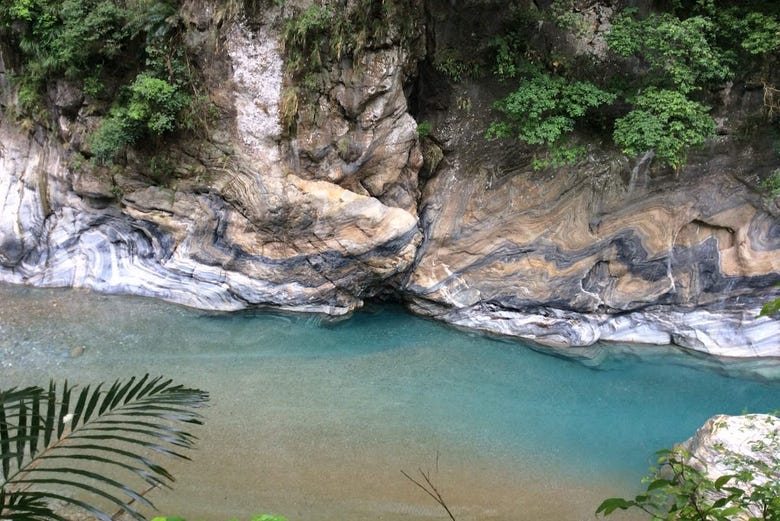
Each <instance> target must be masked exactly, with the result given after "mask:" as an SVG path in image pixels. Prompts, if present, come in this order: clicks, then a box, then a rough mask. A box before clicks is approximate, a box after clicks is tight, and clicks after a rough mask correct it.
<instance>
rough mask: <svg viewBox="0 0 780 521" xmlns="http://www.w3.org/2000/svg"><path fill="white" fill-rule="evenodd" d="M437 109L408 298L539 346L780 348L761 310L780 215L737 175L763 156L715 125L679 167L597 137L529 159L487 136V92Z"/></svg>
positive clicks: (772, 271) (759, 351)
mask: <svg viewBox="0 0 780 521" xmlns="http://www.w3.org/2000/svg"><path fill="white" fill-rule="evenodd" d="M474 90H476V87H474ZM431 117H432V118H437V119H436V120H435V121H436V124H435V126H436V128H437V129H439V130H438V134H437V135H436V136H435V137H436V138H437V139H438V141H439V142H440V143H441V144H442V147H443V148H444V149H446V150H448V151H449V153H448V154H447V155H446V156H445V157H444V159H443V161H442V162H441V164H440V166H439V168H438V172H437V175H436V176H435V177H434V178H433V179H431V180H430V181H429V183H428V185H427V186H426V188H425V190H424V192H423V198H422V202H421V221H422V223H423V226H424V229H425V239H424V243H423V245H422V247H421V249H420V252H419V253H418V258H417V261H416V263H415V266H414V269H413V270H412V272H411V274H410V276H409V279H408V282H407V285H406V286H405V289H406V291H407V292H408V295H409V300H410V307H411V308H412V309H413V310H414V311H416V312H418V313H422V314H425V315H429V316H433V317H436V318H439V319H442V320H445V321H447V322H451V323H454V324H458V325H460V326H463V327H468V328H475V329H479V330H483V331H488V332H491V333H496V334H500V335H508V336H513V337H521V338H525V339H528V340H532V341H534V342H537V343H539V344H542V345H547V346H588V345H592V344H593V343H595V342H597V341H614V342H639V343H652V344H670V343H673V344H677V345H679V346H683V347H686V348H690V349H695V350H697V351H703V352H707V353H710V354H714V355H719V356H780V342H778V341H777V338H778V337H780V325H778V323H777V321H774V320H771V319H768V318H766V317H762V318H757V315H758V312H759V308H760V307H761V304H762V303H764V302H767V301H768V300H771V299H772V298H774V297H775V296H776V295H777V291H776V290H775V289H773V288H772V286H773V284H774V283H775V282H777V281H778V279H780V276H779V275H778V272H780V251H778V250H779V249H780V224H778V220H777V218H776V216H775V215H773V214H771V213H770V211H769V210H768V209H767V206H766V202H765V201H764V200H762V199H761V196H760V195H759V194H757V193H756V191H755V190H753V189H751V188H750V187H749V183H746V182H745V179H747V178H750V177H751V176H753V177H757V176H758V174H759V173H761V174H764V173H766V172H768V171H771V168H772V165H773V159H772V158H771V156H768V155H762V154H761V153H758V152H755V151H754V150H753V149H751V148H750V147H745V146H741V147H738V146H736V145H735V143H734V142H732V141H731V140H730V139H728V138H722V139H721V140H720V142H718V143H716V144H714V145H713V146H712V147H711V149H709V150H707V151H706V153H704V154H702V155H700V156H697V157H696V158H695V159H693V160H692V161H691V164H692V165H694V166H691V167H690V168H687V169H685V170H684V171H682V172H680V173H678V174H674V173H673V172H671V171H669V172H666V171H663V170H658V169H654V168H651V167H650V166H649V165H650V163H651V159H652V156H651V155H648V156H647V157H645V158H643V159H640V160H639V161H637V162H635V163H628V162H627V161H626V160H625V159H617V158H616V157H615V156H614V155H610V154H609V153H604V152H602V153H598V152H596V151H595V150H591V152H590V154H591V155H590V157H589V158H587V159H585V160H583V161H581V162H580V163H578V164H577V165H576V166H573V167H569V168H563V169H557V170H552V169H544V170H539V171H536V170H534V169H532V168H531V165H530V163H531V161H530V158H529V157H528V151H527V150H524V149H522V148H521V147H519V146H518V145H517V144H513V143H511V142H508V141H496V142H491V143H486V142H485V141H484V137H483V136H484V132H485V130H486V126H487V123H486V122H487V121H489V120H490V116H489V114H488V107H486V106H484V105H480V104H478V103H474V104H473V105H472V106H471V107H470V111H469V113H468V114H467V115H466V116H464V115H463V114H462V111H461V113H458V111H456V110H450V111H449V112H446V113H444V114H432V115H431ZM775 211H776V210H775Z"/></svg>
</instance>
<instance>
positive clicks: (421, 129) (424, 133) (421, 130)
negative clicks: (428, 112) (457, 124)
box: [417, 121, 433, 139]
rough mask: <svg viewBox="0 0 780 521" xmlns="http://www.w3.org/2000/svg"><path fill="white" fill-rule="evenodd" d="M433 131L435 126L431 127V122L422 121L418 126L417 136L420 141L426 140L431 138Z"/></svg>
mask: <svg viewBox="0 0 780 521" xmlns="http://www.w3.org/2000/svg"><path fill="white" fill-rule="evenodd" d="M432 130H433V125H431V123H430V121H422V122H420V123H418V124H417V136H418V137H419V138H420V139H425V138H427V137H428V136H430V135H431V131H432Z"/></svg>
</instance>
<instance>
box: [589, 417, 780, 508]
mask: <svg viewBox="0 0 780 521" xmlns="http://www.w3.org/2000/svg"><path fill="white" fill-rule="evenodd" d="M769 421H770V422H771V423H772V424H774V423H775V422H776V421H777V419H774V418H771V419H770V420H769ZM779 433H780V431H778V430H777V429H775V430H774V433H773V434H770V436H769V437H768V438H766V439H758V440H753V441H751V442H747V443H748V444H749V448H750V449H751V450H752V451H754V453H755V452H760V453H761V454H762V455H764V456H765V458H763V459H758V458H755V457H753V456H749V455H744V454H738V453H735V452H732V451H728V450H726V449H724V448H723V447H714V448H715V449H716V450H719V451H720V461H721V462H722V464H723V465H725V466H726V467H727V468H728V473H727V474H724V475H721V476H717V477H714V478H713V477H711V476H709V475H708V474H707V473H706V472H705V471H703V470H702V469H703V468H705V464H704V462H702V461H700V460H698V459H697V458H695V457H694V456H692V455H691V454H690V453H689V452H688V451H686V450H685V449H683V448H680V447H675V448H674V449H672V450H663V451H660V452H658V453H657V454H658V461H657V463H658V466H657V467H655V468H651V474H650V475H649V476H648V477H647V478H645V480H644V481H645V482H646V483H647V484H648V485H647V489H646V490H645V492H643V493H641V494H639V495H637V496H636V497H635V498H634V499H623V498H610V499H607V500H605V501H603V502H602V503H601V505H600V506H599V507H598V509H597V510H596V513H597V514H604V515H605V516H606V515H610V514H612V513H613V512H614V511H616V510H627V509H630V508H637V509H640V510H642V511H644V512H646V513H648V514H650V515H651V516H652V518H653V519H654V520H659V521H660V520H667V521H731V520H733V519H749V520H750V521H760V520H764V521H776V520H777V519H780V481H778V476H780V438H779V436H780V434H779Z"/></svg>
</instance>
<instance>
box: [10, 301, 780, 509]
mask: <svg viewBox="0 0 780 521" xmlns="http://www.w3.org/2000/svg"><path fill="white" fill-rule="evenodd" d="M0 303H2V307H0V387H7V386H10V385H19V384H32V383H45V382H46V381H48V379H49V378H56V379H64V378H69V379H70V380H71V381H78V382H84V383H91V382H96V381H100V380H104V379H113V378H116V377H125V376H128V375H132V374H143V373H146V372H149V373H152V374H153V375H157V374H164V375H166V376H173V377H176V379H177V380H179V381H181V382H182V383H185V384H187V385H192V386H198V387H201V388H203V389H206V390H208V391H210V392H211V395H212V405H211V407H210V408H209V409H208V411H207V424H206V426H205V427H204V428H203V429H201V430H200V431H199V435H200V438H201V443H200V445H199V450H198V451H197V453H195V454H194V456H193V460H194V461H193V462H191V463H187V464H182V465H180V464H175V465H174V469H175V472H176V473H177V475H178V476H180V479H179V482H178V483H177V485H176V486H175V489H174V491H172V492H164V493H163V492H155V493H153V495H152V497H151V499H152V500H153V501H154V502H155V504H156V505H157V506H158V507H159V508H160V509H161V510H162V511H163V512H164V513H166V514H177V515H184V516H187V517H189V518H190V519H193V520H195V519H202V520H215V521H216V520H224V519H229V518H232V517H237V518H243V519H248V517H249V516H250V515H251V514H256V513H259V512H276V513H281V514H284V515H286V516H287V517H288V518H289V519H290V520H291V521H296V520H336V519H339V520H343V521H358V520H367V519H388V520H394V519H399V520H400V519H404V520H422V519H443V518H444V517H445V514H444V512H443V511H441V510H439V509H438V507H437V506H436V505H435V504H433V502H432V501H431V500H430V499H429V498H427V497H426V496H424V494H423V493H422V492H421V491H419V490H418V489H416V488H415V486H414V485H413V484H411V483H410V482H409V481H407V480H406V479H405V478H403V476H402V475H401V473H400V471H401V470H402V469H403V470H406V471H407V472H410V473H414V472H416V471H417V469H418V468H422V469H423V470H427V471H428V472H430V473H431V477H432V478H433V480H434V482H435V483H436V485H437V486H438V488H439V489H440V491H441V492H442V494H443V495H444V497H445V499H447V501H448V503H449V505H450V507H452V509H453V510H454V511H455V513H456V516H457V517H458V519H459V520H461V519H463V520H468V519H475V520H476V519H491V520H503V519H507V520H508V519H515V520H522V519H529V520H530V519H534V520H538V521H545V520H563V519H572V520H574V519H592V518H593V515H592V514H593V511H594V509H595V507H596V506H597V505H598V503H599V502H600V500H601V499H603V498H605V497H607V496H611V495H624V496H625V495H630V494H633V493H635V492H636V491H637V490H638V488H639V487H640V486H641V485H640V483H639V480H640V478H641V477H642V476H643V475H644V473H645V471H646V469H647V466H648V461H649V460H650V459H651V458H652V453H653V452H654V451H655V450H658V449H660V448H664V447H668V446H670V445H672V444H673V443H675V442H678V441H682V440H684V439H686V438H687V437H689V436H690V435H691V434H693V432H694V431H695V430H696V428H697V427H698V426H699V425H701V424H702V423H703V422H704V421H705V420H706V419H707V418H708V417H710V416H712V415H714V414H720V413H724V414H738V413H741V412H744V411H749V412H769V411H774V410H776V409H778V408H780V370H779V369H778V368H779V367H780V361H778V360H766V361H762V362H760V363H756V362H732V363H727V362H723V361H716V360H712V359H703V358H696V357H692V356H689V355H686V354H683V353H680V352H677V351H671V350H667V349H661V348H642V349H631V348H627V347H620V346H609V347H608V348H607V347H602V348H597V349H591V350H588V351H579V352H577V356H576V357H572V358H563V357H556V356H550V355H549V354H543V353H540V352H537V351H534V350H533V349H530V348H529V347H528V346H525V345H523V344H521V343H517V342H502V341H498V340H494V339H489V338H485V337H481V336H476V335H469V334H466V333H462V332H458V331H455V330H453V329H451V328H448V327H446V326H444V325H441V324H438V323H434V322H430V321H426V320H423V319H420V318H416V317H413V316H410V315H408V314H406V313H404V312H403V311H402V310H401V309H400V308H393V307H372V308H370V309H368V310H366V311H364V312H361V313H359V314H357V315H356V316H354V317H353V318H351V319H349V320H346V321H340V322H332V321H327V320H323V319H321V318H318V317H310V316H309V317H307V316H289V315H279V314H270V313H259V312H254V313H241V314H228V315H225V314H209V313H203V312H199V311H194V310H190V309H186V308H182V307H178V306H174V305H170V304H165V303H162V302H158V301H153V300H145V299H138V298H130V297H110V296H102V295H95V294H92V293H88V292H83V291H75V290H39V289H31V288H24V287H13V286H0ZM81 348H83V353H82V354H79V353H78V352H79V351H81ZM74 355H78V356H74Z"/></svg>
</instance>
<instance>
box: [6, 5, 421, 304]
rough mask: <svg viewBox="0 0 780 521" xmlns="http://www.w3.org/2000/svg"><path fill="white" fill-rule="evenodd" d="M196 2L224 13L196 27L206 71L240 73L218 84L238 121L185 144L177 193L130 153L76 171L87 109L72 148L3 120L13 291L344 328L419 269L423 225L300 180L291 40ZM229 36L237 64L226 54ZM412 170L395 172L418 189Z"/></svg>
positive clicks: (175, 155)
mask: <svg viewBox="0 0 780 521" xmlns="http://www.w3.org/2000/svg"><path fill="white" fill-rule="evenodd" d="M197 4H198V5H195V4H193V5H192V6H191V7H192V8H193V9H196V10H199V11H198V12H200V11H202V9H205V8H206V7H208V9H206V11H205V12H206V13H207V14H208V13H210V15H211V16H212V18H209V17H208V16H206V17H205V18H204V16H201V17H200V18H202V19H200V18H199V19H197V20H195V19H193V21H192V26H193V28H194V29H193V34H192V35H191V40H192V41H193V42H194V44H198V45H200V44H204V42H206V43H207V42H212V44H213V47H212V48H211V49H210V50H209V47H208V45H204V47H203V48H202V49H201V48H199V51H198V52H202V53H205V56H201V57H200V58H201V59H202V60H206V61H210V62H213V63H214V64H215V65H216V66H220V65H219V64H222V63H224V61H225V59H228V60H229V61H230V63H231V65H232V67H230V68H229V70H226V71H222V72H225V73H227V72H229V73H230V76H224V75H219V74H216V73H214V74H212V76H211V77H209V75H208V74H205V76H206V77H207V78H206V79H207V80H208V81H210V84H209V87H210V88H211V90H212V99H214V100H215V103H216V104H217V105H218V106H219V108H220V109H221V112H222V114H223V115H224V114H227V116H228V117H226V118H225V117H223V118H222V120H221V121H220V122H217V125H216V127H215V128H214V129H213V131H212V135H211V136H210V137H209V138H208V139H207V140H206V141H204V142H197V141H195V142H180V143H174V144H172V148H171V149H170V150H169V151H168V154H167V155H168V158H169V159H170V160H171V161H172V162H173V163H174V164H175V165H176V166H175V168H176V171H177V174H178V177H177V178H176V180H175V181H174V182H170V183H162V184H159V183H154V182H153V180H150V179H149V178H148V177H145V175H144V174H143V172H142V171H141V166H139V165H140V164H141V161H140V160H136V159H135V158H134V156H133V155H131V154H128V158H127V164H126V166H125V168H124V169H123V170H122V171H121V172H119V173H114V174H111V173H110V172H108V171H107V170H106V169H101V168H99V167H94V166H90V165H84V164H77V162H75V161H73V157H74V156H73V155H72V152H71V151H70V150H68V147H66V146H65V144H64V141H66V140H67V138H69V137H71V136H70V133H69V132H65V130H67V129H75V128H79V125H81V126H82V128H86V126H87V123H86V122H85V121H84V119H85V118H83V117H82V116H81V115H80V111H79V107H78V106H77V107H73V108H72V109H73V110H71V111H70V112H71V113H73V114H78V115H74V116H73V117H72V119H71V120H68V119H67V118H64V119H63V118H60V119H61V125H60V126H61V129H60V130H61V132H60V136H59V139H58V137H57V135H56V134H47V133H45V132H42V131H39V132H38V133H37V134H34V135H29V134H28V133H26V132H22V131H21V130H20V129H19V128H18V127H16V126H15V125H14V124H12V123H10V122H9V121H7V120H5V119H3V120H0V141H1V142H2V143H3V149H2V156H1V157H0V201H1V202H2V207H1V209H2V214H0V280H3V281H10V282H16V283H26V284H34V285H40V286H73V287H87V288H92V289H95V290H98V291H102V292H107V293H127V294H136V295H146V296H153V297H159V298H163V299H166V300H170V301H174V302H179V303H182V304H186V305H189V306H194V307H199V308H205V309H217V310H235V309H240V308H244V307H247V306H256V305H270V306H275V307H280V308H284V309H289V310H302V311H312V312H324V313H329V314H334V315H339V314H344V313H347V312H349V311H351V310H353V309H355V308H356V307H359V306H360V305H361V303H362V299H363V298H365V297H366V296H370V295H372V294H374V293H376V292H378V291H381V290H383V289H384V288H385V287H386V286H387V285H388V282H387V281H388V279H391V278H393V277H394V276H395V275H396V274H398V273H399V272H402V271H404V270H405V269H406V268H408V266H410V265H411V263H412V261H413V258H414V253H415V249H416V245H417V243H418V242H419V238H420V232H419V231H418V228H417V217H416V215H414V213H410V212H409V211H406V210H405V209H402V208H398V207H395V206H386V205H385V204H383V203H382V202H380V200H379V199H377V198H375V197H372V196H371V195H370V194H357V193H355V192H352V191H349V190H346V189H345V188H342V187H340V186H338V185H336V184H333V183H329V182H326V181H321V180H316V179H308V180H307V179H304V178H303V177H301V176H298V175H296V174H295V173H294V172H292V171H291V170H290V169H289V168H288V167H287V164H286V163H285V162H284V161H282V160H281V158H282V154H281V151H280V141H281V136H280V125H279V103H278V101H279V96H280V89H281V84H282V81H281V79H282V69H281V58H280V56H279V45H278V34H276V33H275V32H274V31H273V29H272V28H271V26H268V25H265V26H259V27H256V28H253V30H252V31H254V34H250V30H249V29H247V27H246V26H245V25H243V24H242V23H240V22H237V21H236V20H235V19H227V18H224V19H220V16H224V15H225V12H224V10H222V11H220V7H219V5H218V4H214V5H210V4H208V3H206V4H204V5H205V7H204V5H201V4H202V3H200V2H198V3H197ZM185 14H186V13H185ZM190 14H191V15H192V16H193V17H195V18H197V16H199V15H197V13H195V12H193V13H190ZM222 26H224V27H225V29H224V31H225V33H224V39H225V40H226V42H227V45H226V47H227V50H226V55H218V51H217V48H218V47H219V45H217V43H215V42H219V39H220V38H222V36H220V34H221V33H219V31H221V30H222V29H220V27H222ZM195 28H197V29H195ZM203 49H205V50H203ZM209 52H210V53H211V55H209ZM211 72H214V71H211ZM391 87H396V85H395V84H393V85H391ZM397 87H398V88H400V85H397ZM384 94H386V95H387V96H388V97H389V99H391V100H395V99H396V98H398V93H397V92H395V91H394V90H393V89H392V88H388V92H386V93H380V95H377V96H376V99H377V100H378V99H380V98H382V97H383V95H384ZM377 102H378V101H377ZM56 103H57V102H56V100H55V101H54V104H55V112H56V109H57V108H58V107H57V106H56ZM79 103H81V101H79ZM407 117H408V116H407ZM375 123H377V124H380V125H386V124H387V123H386V122H385V121H384V120H383V119H381V118H380V121H378V122H375ZM366 131H367V132H372V131H373V130H372V127H371V126H370V125H369V126H368V127H367V128H366ZM69 146H70V147H76V148H77V147H78V146H79V143H74V142H73V140H71V143H70V144H69ZM408 157H409V154H408V153H407V155H406V156H405V158H406V159H408ZM406 159H403V161H402V163H403V164H402V165H400V166H398V168H397V169H396V170H397V173H398V172H401V171H402V170H404V169H405V171H406V172H407V174H405V175H407V176H408V175H412V177H413V178H414V174H415V170H414V168H415V167H414V164H412V165H411V166H408V167H407V165H406V163H405V162H404V161H406ZM415 182H416V181H415ZM407 206H408V205H407Z"/></svg>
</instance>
